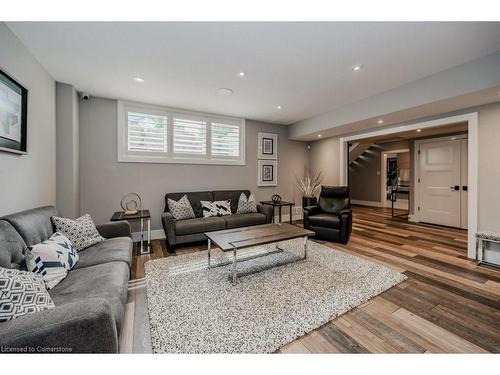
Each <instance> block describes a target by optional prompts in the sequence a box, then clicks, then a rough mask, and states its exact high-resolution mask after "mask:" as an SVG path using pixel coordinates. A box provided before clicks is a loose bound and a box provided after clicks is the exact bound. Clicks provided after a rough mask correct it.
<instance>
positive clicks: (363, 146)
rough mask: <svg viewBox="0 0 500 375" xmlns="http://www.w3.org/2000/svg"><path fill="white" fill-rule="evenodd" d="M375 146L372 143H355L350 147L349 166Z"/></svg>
mask: <svg viewBox="0 0 500 375" xmlns="http://www.w3.org/2000/svg"><path fill="white" fill-rule="evenodd" d="M372 145H373V143H372V142H363V141H361V142H355V143H353V144H352V145H351V146H349V165H351V164H352V163H353V162H354V161H355V160H356V159H357V158H358V157H359V156H360V155H361V154H363V153H364V152H365V151H366V150H368V149H369V148H370V147H371V146H372Z"/></svg>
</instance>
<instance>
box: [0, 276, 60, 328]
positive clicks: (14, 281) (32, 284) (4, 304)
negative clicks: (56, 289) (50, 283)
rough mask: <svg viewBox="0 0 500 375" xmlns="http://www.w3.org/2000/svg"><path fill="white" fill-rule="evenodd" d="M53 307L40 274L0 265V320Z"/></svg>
mask: <svg viewBox="0 0 500 375" xmlns="http://www.w3.org/2000/svg"><path fill="white" fill-rule="evenodd" d="M53 307H55V306H54V302H52V298H50V295H49V293H48V292H47V289H45V283H44V281H43V279H42V276H41V275H39V274H37V273H33V272H27V271H19V270H14V269H7V268H1V267H0V322H5V321H7V320H12V319H16V318H19V317H21V316H23V315H26V314H30V313H35V312H39V311H43V310H47V309H51V308H53Z"/></svg>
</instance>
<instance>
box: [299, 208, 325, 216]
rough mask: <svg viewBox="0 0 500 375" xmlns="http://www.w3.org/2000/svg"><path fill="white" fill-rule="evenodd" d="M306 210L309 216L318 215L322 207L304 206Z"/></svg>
mask: <svg viewBox="0 0 500 375" xmlns="http://www.w3.org/2000/svg"><path fill="white" fill-rule="evenodd" d="M303 209H304V212H307V214H308V215H309V216H313V215H317V214H319V213H320V212H321V208H320V207H319V206H318V205H314V206H306V207H303Z"/></svg>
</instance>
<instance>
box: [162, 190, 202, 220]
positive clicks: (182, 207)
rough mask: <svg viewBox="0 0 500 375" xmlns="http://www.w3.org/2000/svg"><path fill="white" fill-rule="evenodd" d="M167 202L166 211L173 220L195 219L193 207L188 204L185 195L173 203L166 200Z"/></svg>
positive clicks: (170, 200)
mask: <svg viewBox="0 0 500 375" xmlns="http://www.w3.org/2000/svg"><path fill="white" fill-rule="evenodd" d="M167 202H168V210H169V211H170V213H171V214H172V216H173V217H174V219H175V220H182V219H194V218H195V217H196V216H195V215H194V211H193V207H191V203H189V199H188V197H187V195H184V196H183V197H182V198H181V199H179V200H178V201H174V200H173V199H170V198H168V199H167Z"/></svg>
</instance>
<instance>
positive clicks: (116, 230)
mask: <svg viewBox="0 0 500 375" xmlns="http://www.w3.org/2000/svg"><path fill="white" fill-rule="evenodd" d="M97 231H98V232H99V234H100V235H101V236H103V237H104V238H114V237H129V238H132V234H131V232H130V224H129V223H128V222H127V221H112V222H110V223H105V224H100V225H97Z"/></svg>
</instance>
